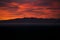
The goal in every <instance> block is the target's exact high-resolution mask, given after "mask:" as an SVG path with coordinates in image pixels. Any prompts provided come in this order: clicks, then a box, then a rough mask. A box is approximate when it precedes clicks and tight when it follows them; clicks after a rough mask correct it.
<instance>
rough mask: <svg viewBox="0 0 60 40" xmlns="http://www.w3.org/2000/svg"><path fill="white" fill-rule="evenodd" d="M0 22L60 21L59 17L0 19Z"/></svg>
mask: <svg viewBox="0 0 60 40" xmlns="http://www.w3.org/2000/svg"><path fill="white" fill-rule="evenodd" d="M0 23H60V19H42V18H40V19H39V18H17V19H12V20H0Z"/></svg>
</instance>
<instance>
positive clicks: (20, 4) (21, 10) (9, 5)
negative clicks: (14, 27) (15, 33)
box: [0, 0, 60, 20]
mask: <svg viewBox="0 0 60 40" xmlns="http://www.w3.org/2000/svg"><path fill="white" fill-rule="evenodd" d="M51 2H52V0H51V1H50V0H47V1H45V0H10V2H9V1H8V0H1V1H0V20H9V19H15V18H24V17H27V18H31V17H34V18H60V10H58V9H57V10H52V9H47V8H54V7H55V8H60V7H59V5H57V6H56V5H54V3H53V2H52V3H53V5H52V6H51V5H50V4H52V3H51ZM55 3H56V1H55ZM57 4H59V3H58V2H57Z"/></svg>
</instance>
